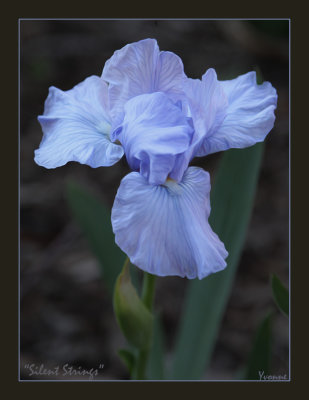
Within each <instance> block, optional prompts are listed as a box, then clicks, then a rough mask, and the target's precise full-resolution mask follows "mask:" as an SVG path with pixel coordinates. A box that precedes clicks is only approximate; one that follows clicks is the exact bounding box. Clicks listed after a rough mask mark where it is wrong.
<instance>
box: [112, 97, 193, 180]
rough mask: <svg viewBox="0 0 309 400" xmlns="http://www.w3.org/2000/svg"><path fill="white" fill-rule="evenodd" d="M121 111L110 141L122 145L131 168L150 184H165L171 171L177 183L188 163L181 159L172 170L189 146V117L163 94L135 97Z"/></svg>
mask: <svg viewBox="0 0 309 400" xmlns="http://www.w3.org/2000/svg"><path fill="white" fill-rule="evenodd" d="M124 109H125V116H124V120H123V122H122V124H121V125H120V126H119V127H118V128H117V129H116V130H115V131H114V132H113V134H112V139H113V140H117V139H118V140H119V141H120V143H121V144H122V145H123V148H124V151H125V154H126V157H127V160H128V163H129V165H130V167H131V168H132V169H133V170H135V171H139V172H140V173H141V174H142V175H143V176H144V177H145V178H146V179H147V180H148V182H149V183H152V184H161V183H164V182H165V181H166V178H167V177H168V175H169V174H170V173H172V172H175V173H174V174H173V176H174V175H176V173H177V174H178V175H177V176H178V178H179V180H180V179H181V178H182V175H183V173H184V171H185V170H186V169H187V167H188V162H187V161H186V160H183V161H184V162H182V160H181V159H180V160H179V162H177V171H174V168H175V162H176V159H177V160H178V158H179V157H181V154H182V153H184V152H185V151H186V150H187V149H188V148H189V146H190V144H191V140H192V136H193V133H194V129H193V125H192V120H191V118H188V117H186V116H185V115H184V114H183V113H182V111H181V108H180V107H179V104H174V103H173V102H172V101H171V100H170V99H169V97H168V96H167V95H166V94H164V93H162V92H155V93H151V94H143V95H140V96H136V97H134V98H132V99H131V100H129V101H128V102H127V103H126V105H125V107H124Z"/></svg>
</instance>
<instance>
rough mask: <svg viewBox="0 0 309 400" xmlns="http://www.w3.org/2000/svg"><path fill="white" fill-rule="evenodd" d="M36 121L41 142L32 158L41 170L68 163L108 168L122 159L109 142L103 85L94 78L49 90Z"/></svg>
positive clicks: (109, 126) (105, 97) (120, 150)
mask: <svg viewBox="0 0 309 400" xmlns="http://www.w3.org/2000/svg"><path fill="white" fill-rule="evenodd" d="M38 120H39V122H40V124H41V126H42V130H43V139H42V141H41V143H40V147H39V149H37V150H35V158H34V159H35V162H36V163H37V164H39V165H41V166H43V167H45V168H56V167H60V166H62V165H64V164H66V163H67V162H68V161H77V162H79V163H81V164H87V165H89V166H90V167H93V168H97V167H101V166H110V165H113V164H115V163H116V162H117V161H118V160H119V159H120V158H121V157H122V156H123V153H124V152H123V149H122V147H121V146H119V145H117V144H114V143H112V142H111V140H110V129H111V125H110V117H109V114H108V108H107V85H106V83H105V82H104V81H103V80H102V79H101V78H99V77H97V76H91V77H89V78H87V79H85V80H84V81H83V82H81V83H80V84H78V85H77V86H75V87H74V88H73V89H71V90H68V91H66V92H63V91H61V90H59V89H57V88H55V87H51V88H50V89H49V95H48V97H47V99H46V101H45V108H44V114H43V115H41V116H39V117H38Z"/></svg>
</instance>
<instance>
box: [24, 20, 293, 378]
mask: <svg viewBox="0 0 309 400" xmlns="http://www.w3.org/2000/svg"><path fill="white" fill-rule="evenodd" d="M147 37H151V38H156V39H157V40H158V43H159V46H160V49H161V50H169V51H172V52H174V53H176V54H178V55H179V56H180V57H181V58H182V60H183V63H184V68H185V72H186V74H187V75H188V76H190V77H192V78H200V77H201V76H202V74H203V73H204V72H205V71H206V69H208V68H209V67H213V68H215V69H216V71H217V74H218V78H219V79H230V78H234V77H236V76H238V75H239V74H243V73H246V72H248V71H250V70H253V69H258V70H259V71H260V73H261V74H262V76H263V78H264V80H267V81H270V82H271V83H272V85H273V86H274V87H275V88H276V89H277V92H278V108H277V110H276V122H275V127H274V129H273V130H272V132H271V133H270V134H269V136H268V137H267V139H266V141H265V152H264V157H263V163H262V169H261V173H260V178H259V183H258V188H257V194H256V199H255V204H254V210H253V215H252V218H251V222H250V226H249V230H248V234H247V238H246V242H245V247H244V251H243V254H242V257H241V261H240V265H239V268H238V272H237V276H236V279H235V283H234V286H233V290H232V295H231V297H230V299H229V302H228V307H227V309H226V312H225V316H224V320H223V323H222V326H221V329H220V334H219V337H218V340H217V344H216V348H215V351H214V354H213V357H212V362H211V366H210V368H209V369H208V371H207V372H206V373H205V376H204V378H205V379H234V378H235V374H236V373H237V371H238V370H239V369H241V368H242V367H243V366H244V365H245V363H246V361H247V358H248V355H249V352H250V349H251V346H252V341H253V339H254V335H255V332H256V329H257V327H258V325H259V323H260V321H261V319H262V318H263V317H264V315H265V313H266V312H267V310H272V309H275V306H274V302H273V299H272V294H271V288H270V284H269V277H270V274H272V273H275V274H277V275H278V276H279V278H280V279H281V280H282V281H283V283H284V284H285V285H286V286H287V285H288V278H289V262H288V260H289V219H288V218H289V217H288V215H289V214H288V210H289V180H288V176H289V175H288V174H289V22H288V21H286V20H285V21H280V20H276V21H265V20H264V21H261V20H259V21H225V20H221V21H219V20H218V21H216V20H210V21H208V20H204V21H201V20H195V21H194V20H184V21H180V20H129V21H128V20H99V21H96V20H88V21H87V20H83V21H72V20H66V21H61V20H58V21H51V20H50V21H39V20H37V21H36V20H22V21H20V107H21V121H20V123H21V125H20V126H21V129H20V149H21V152H20V208H21V226H20V232H21V253H20V255H21V257H20V260H21V261H20V269H21V316H20V317H21V338H20V339H21V349H20V352H21V378H22V379H31V377H29V371H27V370H26V369H25V368H24V366H25V365H26V364H29V363H35V364H36V365H40V364H44V366H45V367H47V368H53V367H54V366H56V365H63V364H65V363H69V364H71V365H75V366H82V367H83V368H88V369H90V368H96V367H97V366H98V365H99V363H102V362H103V363H104V370H103V371H101V372H102V374H101V376H100V379H127V378H128V374H127V371H126V368H125V367H124V366H123V364H122V362H121V361H120V360H119V358H118V356H117V350H118V349H119V347H123V346H124V345H125V339H124V338H123V336H122V334H121V333H120V332H119V329H118V327H117V325H116V322H115V320H114V315H113V310H112V304H111V299H110V297H109V295H108V293H107V291H106V288H105V287H104V282H103V281H102V279H101V274H100V266H99V264H98V261H97V260H96V258H95V257H94V255H93V254H92V253H91V251H90V249H89V246H88V243H87V241H86V239H85V238H84V236H83V234H82V232H81V230H80V228H79V226H78V225H77V223H76V222H75V221H74V220H73V218H72V216H71V213H70V210H69V208H68V205H67V202H66V199H65V188H66V183H67V181H68V180H70V179H72V180H75V181H78V182H79V184H80V185H82V186H84V187H85V188H87V189H89V190H90V191H92V193H94V194H95V195H96V196H97V197H98V198H99V199H101V200H102V201H103V202H105V204H107V205H108V206H109V207H112V204H113V199H114V197H115V194H116V191H117V188H118V186H119V182H120V180H121V178H122V177H123V176H124V175H125V174H126V173H128V172H129V168H128V166H127V164H126V161H125V159H123V160H121V162H119V163H117V164H116V165H114V166H112V167H109V168H98V169H91V168H90V167H88V166H85V165H80V164H77V163H68V164H67V165H66V166H64V167H61V168H57V169H55V170H47V169H44V168H42V167H39V166H38V165H36V164H35V163H34V161H33V156H34V150H35V149H36V148H37V147H38V146H39V143H40V141H41V137H42V132H41V129H40V125H39V123H38V122H37V119H36V118H37V116H38V115H39V114H42V113H43V107H44V101H45V99H46V97H47V94H48V88H49V87H50V86H52V85H53V86H56V87H58V88H60V89H62V90H68V89H71V88H72V87H73V86H74V85H76V84H77V83H79V82H81V81H82V80H84V79H85V78H86V77H87V76H90V75H101V72H102V69H103V66H104V63H105V61H106V60H107V59H108V58H110V57H111V56H112V54H113V52H114V51H115V50H117V49H120V48H121V47H123V46H124V45H126V44H127V43H130V42H134V41H137V40H140V39H144V38H147ZM219 160H220V154H214V155H211V156H208V157H205V158H202V159H197V160H194V164H195V165H199V166H201V167H203V168H204V169H206V170H207V171H209V172H210V174H211V177H212V182H213V180H214V176H215V172H216V167H217V165H218V162H219ZM187 283H188V281H187V280H186V279H181V278H177V277H168V278H158V283H157V293H156V304H155V307H156V309H157V310H159V311H160V312H161V315H162V317H163V326H164V330H165V334H166V347H167V360H168V359H169V358H170V355H171V352H172V348H173V343H174V338H175V331H176V329H177V326H178V322H179V316H180V315H181V312H182V305H183V298H184V296H185V291H186V287H187ZM214 301H215V299H214ZM201 307H202V305H201ZM288 331H289V329H288V321H287V319H285V318H284V317H283V316H281V315H280V314H279V313H277V314H276V317H275V324H274V327H273V350H272V367H271V371H272V373H273V374H276V375H279V374H285V373H286V374H288V349H289V337H288V333H289V332H288ZM40 378H45V379H46V378H47V379H48V377H46V376H41V377H36V379H40ZM56 378H57V377H53V379H56ZM59 378H61V377H59ZM72 379H73V378H72Z"/></svg>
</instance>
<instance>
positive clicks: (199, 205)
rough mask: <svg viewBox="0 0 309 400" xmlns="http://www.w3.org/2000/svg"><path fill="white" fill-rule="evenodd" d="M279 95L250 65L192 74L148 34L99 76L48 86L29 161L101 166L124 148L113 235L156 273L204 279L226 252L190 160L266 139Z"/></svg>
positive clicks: (206, 186) (204, 180) (204, 179)
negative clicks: (232, 75) (230, 74)
mask: <svg viewBox="0 0 309 400" xmlns="http://www.w3.org/2000/svg"><path fill="white" fill-rule="evenodd" d="M276 104H277V94H276V90H275V89H274V88H273V87H272V85H271V84H270V83H269V82H265V83H263V84H262V85H257V83H256V75H255V72H249V73H247V74H244V75H241V76H239V77H238V78H236V79H233V80H230V81H218V79H217V75H216V72H215V71H214V69H209V70H207V71H206V73H205V74H204V75H203V77H202V79H201V80H199V79H190V78H188V77H187V76H186V75H185V73H184V69H183V64H182V61H181V59H180V58H179V57H178V56H176V55H175V54H173V53H171V52H164V51H160V50H159V48H158V45H157V42H156V40H154V39H145V40H141V41H139V42H137V43H132V44H128V45H126V46H125V47H123V48H122V49H120V50H118V51H116V52H115V53H114V55H113V56H112V57H111V58H110V59H109V60H108V61H107V62H106V64H105V66H104V69H103V72H102V76H101V78H99V77H95V76H92V77H90V78H87V79H86V80H85V81H84V82H82V83H80V84H79V85H77V86H75V87H74V88H73V89H72V90H69V91H67V92H62V91H60V90H59V89H56V88H51V89H50V93H49V96H48V98H47V100H46V103H45V109H44V115H43V116H40V117H39V121H40V123H41V125H42V128H43V133H44V136H43V140H42V142H41V144H40V148H39V149H38V150H36V152H35V161H36V162H37V163H38V164H39V165H42V166H45V167H47V168H54V167H57V166H60V165H64V164H65V163H66V162H68V161H78V162H80V163H84V164H88V165H90V166H91V167H99V166H108V165H112V164H114V163H115V162H117V161H118V160H119V159H120V158H121V157H122V155H123V154H124V153H125V155H126V158H127V161H128V164H129V165H130V167H131V169H132V170H133V171H135V172H132V173H130V174H129V175H127V176H126V177H124V178H123V180H122V181H121V184H120V187H119V189H118V192H117V195H116V198H115V202H114V205H113V209H112V225H113V230H114V233H115V240H116V243H117V244H118V245H119V247H120V248H121V249H122V250H123V251H124V252H125V253H126V254H127V255H128V256H129V258H130V260H131V262H132V263H134V264H135V265H137V266H138V267H139V268H141V269H143V270H145V271H148V272H150V273H152V274H155V275H160V276H166V275H178V276H182V277H188V278H190V279H191V278H196V277H198V278H199V279H202V278H204V277H205V276H207V275H209V274H211V273H213V272H216V271H219V270H221V269H223V268H224V267H225V266H226V262H225V259H226V257H227V255H228V253H227V251H226V250H225V248H224V245H223V243H222V242H221V241H220V240H219V238H218V236H217V235H216V234H215V233H214V232H213V231H212V230H211V227H210V225H209V224H208V217H209V214H210V202H209V193H210V179H209V174H208V173H207V172H205V171H203V170H202V169H200V168H196V167H189V163H190V161H191V160H192V158H193V157H195V156H205V155H207V154H211V153H214V152H217V151H222V150H227V149H229V148H244V147H247V146H251V145H253V144H255V143H256V142H260V141H263V140H264V139H265V136H266V135H267V134H268V133H269V131H270V130H271V129H272V127H273V125H274V120H275V115H274V110H275V108H276Z"/></svg>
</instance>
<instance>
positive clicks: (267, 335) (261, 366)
mask: <svg viewBox="0 0 309 400" xmlns="http://www.w3.org/2000/svg"><path fill="white" fill-rule="evenodd" d="M271 322H272V314H269V315H267V316H266V318H264V320H263V321H262V323H261V324H260V326H259V328H258V331H257V334H256V337H255V340H254V343H253V346H252V350H251V354H250V356H249V361H248V366H247V370H246V372H245V374H244V379H246V380H259V379H261V377H262V376H263V375H265V376H266V375H268V374H269V372H270V370H269V367H270V356H271Z"/></svg>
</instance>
